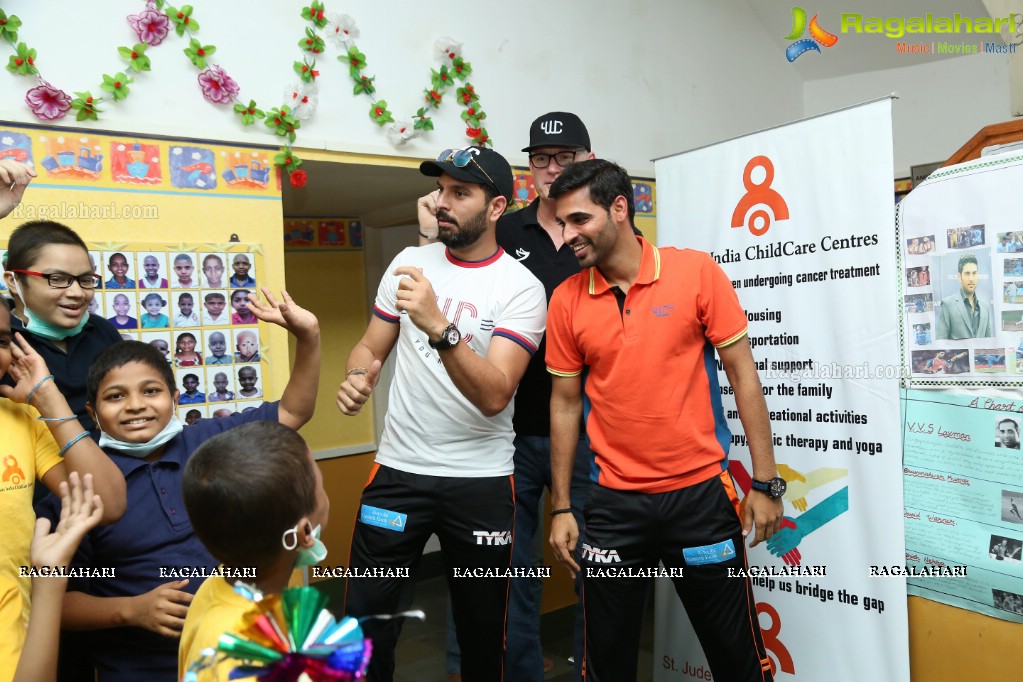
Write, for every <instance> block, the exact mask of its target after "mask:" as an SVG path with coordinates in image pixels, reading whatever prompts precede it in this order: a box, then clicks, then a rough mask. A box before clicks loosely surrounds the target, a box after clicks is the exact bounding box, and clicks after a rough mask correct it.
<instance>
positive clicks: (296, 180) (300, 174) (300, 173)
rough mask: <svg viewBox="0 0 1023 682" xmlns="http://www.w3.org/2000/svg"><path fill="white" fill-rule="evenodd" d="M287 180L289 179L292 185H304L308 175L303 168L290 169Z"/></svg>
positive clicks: (296, 186)
mask: <svg viewBox="0 0 1023 682" xmlns="http://www.w3.org/2000/svg"><path fill="white" fill-rule="evenodd" d="M288 180H290V181H291V186H292V187H295V188H298V187H305V184H306V183H307V182H309V176H308V175H307V174H306V172H305V171H304V170H297V171H291V173H290V174H289V175H288Z"/></svg>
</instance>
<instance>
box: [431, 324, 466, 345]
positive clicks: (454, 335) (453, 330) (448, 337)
mask: <svg viewBox="0 0 1023 682" xmlns="http://www.w3.org/2000/svg"><path fill="white" fill-rule="evenodd" d="M461 340H462V332H460V331H458V327H456V326H455V325H453V324H449V325H448V326H447V327H445V329H444V331H443V332H441V335H440V340H438V341H437V342H436V343H434V342H433V341H430V339H429V337H427V339H426V341H427V343H429V344H430V348H433V349H435V350H448V349H449V348H454V347H455V346H457V345H458V342H459V341H461Z"/></svg>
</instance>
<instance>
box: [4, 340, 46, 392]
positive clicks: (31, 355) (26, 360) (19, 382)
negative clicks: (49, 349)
mask: <svg viewBox="0 0 1023 682" xmlns="http://www.w3.org/2000/svg"><path fill="white" fill-rule="evenodd" d="M11 357H12V361H11V366H10V367H9V368H8V370H7V371H8V373H9V374H10V375H11V378H12V379H14V386H5V385H4V386H0V395H2V396H3V397H5V398H9V399H10V400H13V401H14V402H16V403H25V402H28V396H29V394H30V393H31V392H32V388H33V387H35V386H36V385H37V384H39V382H40V381H42V380H43V379H44V378H46V377H47V376H49V374H50V370H49V368H48V367H47V366H46V361H45V360H44V359H43V358H42V356H41V355H39V353H37V352H36V351H35V349H34V348H32V346H30V345H29V344H28V342H27V341H26V340H25V337H23V336H22V335H21V334H20V333H18V332H15V334H14V343H12V344H11ZM42 388H43V386H40V389H42ZM33 400H34V396H33Z"/></svg>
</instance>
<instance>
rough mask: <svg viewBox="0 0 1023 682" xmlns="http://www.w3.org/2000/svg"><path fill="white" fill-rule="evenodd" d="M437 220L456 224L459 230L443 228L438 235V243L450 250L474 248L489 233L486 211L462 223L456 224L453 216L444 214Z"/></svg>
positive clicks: (440, 214)
mask: <svg viewBox="0 0 1023 682" xmlns="http://www.w3.org/2000/svg"><path fill="white" fill-rule="evenodd" d="M437 220H438V221H440V220H443V221H444V222H449V223H454V224H455V226H456V227H457V228H458V229H457V230H451V229H445V228H443V227H442V228H440V231H439V232H438V233H437V241H439V242H440V243H442V244H444V245H445V246H446V247H448V248H449V249H464V248H466V247H467V246H472V245H473V244H475V243H476V242H477V241H478V240H479V238H480V237H482V236H483V233H484V232H486V231H487V212H486V209H484V210H482V211H480V212H479V213H477V214H476V215H474V216H473V217H471V218H469V219H468V220H466V221H465V222H462V223H458V222H456V221H455V219H454V217H453V216H451V215H449V214H447V213H444V212H440V213H438V214H437Z"/></svg>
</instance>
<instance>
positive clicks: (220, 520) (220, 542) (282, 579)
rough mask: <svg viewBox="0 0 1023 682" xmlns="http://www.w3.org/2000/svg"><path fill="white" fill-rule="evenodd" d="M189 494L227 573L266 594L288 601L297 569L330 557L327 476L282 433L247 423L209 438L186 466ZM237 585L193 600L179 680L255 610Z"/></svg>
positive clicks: (202, 675) (219, 675) (215, 582)
mask: <svg viewBox="0 0 1023 682" xmlns="http://www.w3.org/2000/svg"><path fill="white" fill-rule="evenodd" d="M252 443H259V444H260V447H258V448H253V447H252V446H251V444H252ZM182 489H183V494H184V499H185V507H186V508H187V509H188V516H189V518H190V519H192V529H193V530H194V531H195V534H196V535H197V536H198V537H199V539H200V540H202V543H203V544H204V545H205V546H206V548H207V549H209V551H210V553H211V554H213V556H214V557H215V558H216V559H217V560H218V561H220V562H221V563H222V564H223V568H224V569H225V573H226V574H229V575H241V576H244V575H246V574H247V576H248V577H243V578H241V580H242V581H243V582H247V583H254V584H255V585H256V587H258V588H259V589H260V590H261V591H262V592H263V594H277V593H279V592H282V591H283V590H284V588H286V587H287V586H288V579H289V578H290V577H291V572H292V571H293V570H294V569H295V568H296V567H299V566H310V565H312V564H315V563H319V562H320V561H323V559H324V558H325V557H326V555H327V549H326V547H324V546H323V543H322V542H321V541H320V529H321V528H322V526H323V525H325V524H326V523H327V514H328V512H329V510H330V500H328V499H327V493H326V492H325V491H324V490H323V477H322V476H321V475H320V469H319V467H318V466H316V462H315V461H314V460H313V453H312V451H311V450H310V449H309V446H308V445H306V442H305V441H304V440H303V439H302V437H301V436H300V435H298V433H296V432H295V431H293V430H292V429H289V428H288V427H286V426H283V425H282V424H279V423H277V422H272V421H258V422H250V423H248V424H243V425H242V426H238V427H236V428H233V429H231V430H230V431H225V432H224V433H221V434H218V435H216V436H214V437H213V438H210V439H209V440H207V441H206V442H205V443H203V444H202V445H200V446H199V448H198V449H197V450H196V451H195V454H193V455H192V457H191V459H189V460H188V464H186V465H185V471H184V474H183V475H182ZM281 491H287V494H282V492H281ZM253 574H254V576H255V577H251V576H252V575H253ZM234 582H235V579H233V578H232V579H228V578H224V577H220V576H214V577H212V578H208V579H207V580H206V582H204V583H203V584H202V586H201V587H200V588H199V591H198V592H196V594H195V599H193V600H192V604H191V606H189V608H188V616H187V617H186V618H185V625H184V628H183V629H182V631H181V645H180V647H179V648H178V678H179V679H181V678H182V677H183V676H184V674H185V673H186V672H187V671H188V668H189V666H191V665H192V664H193V663H194V662H195V661H197V660H198V659H199V658H201V657H202V651H203V650H204V649H206V648H208V647H216V645H217V640H218V639H219V638H220V635H222V634H224V633H225V632H230V631H233V630H236V629H237V626H238V624H239V621H240V618H241V616H242V614H243V613H245V611H246V610H248V608H249V607H250V606H251V605H252V602H250V601H248V600H247V599H245V598H243V597H241V596H240V595H238V594H236V593H235V592H234V589H233V584H234ZM233 667H234V666H233V665H231V664H229V663H224V664H221V665H219V666H218V667H217V668H207V669H204V670H202V671H199V673H198V677H197V680H198V682H211V681H213V680H227V679H228V677H227V675H228V672H229V671H230V670H231V668H233Z"/></svg>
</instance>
